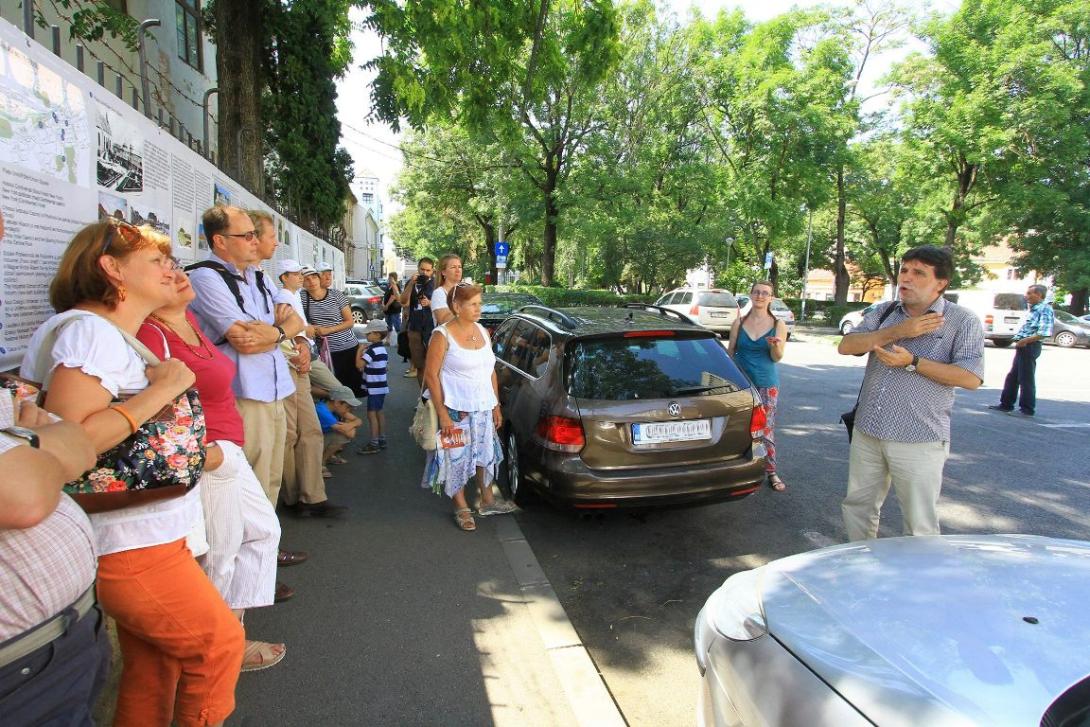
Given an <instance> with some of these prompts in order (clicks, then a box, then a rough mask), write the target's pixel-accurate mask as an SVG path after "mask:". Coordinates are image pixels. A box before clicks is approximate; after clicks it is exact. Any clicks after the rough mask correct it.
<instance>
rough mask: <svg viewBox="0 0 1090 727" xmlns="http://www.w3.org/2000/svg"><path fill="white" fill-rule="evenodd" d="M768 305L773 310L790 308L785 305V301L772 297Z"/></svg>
mask: <svg viewBox="0 0 1090 727" xmlns="http://www.w3.org/2000/svg"><path fill="white" fill-rule="evenodd" d="M768 307H769V308H771V309H772V310H774V311H785V310H791V309H790V308H788V307H787V303H784V302H783V301H782V300H780V299H779V298H773V299H772V303H771V304H770V305H769V306H768Z"/></svg>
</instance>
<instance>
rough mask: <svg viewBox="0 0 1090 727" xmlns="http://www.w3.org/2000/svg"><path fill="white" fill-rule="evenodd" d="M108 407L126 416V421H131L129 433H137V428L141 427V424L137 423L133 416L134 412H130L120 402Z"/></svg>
mask: <svg viewBox="0 0 1090 727" xmlns="http://www.w3.org/2000/svg"><path fill="white" fill-rule="evenodd" d="M107 409H109V410H110V411H116V412H117V413H118V414H120V415H121V416H123V417H125V421H127V422H128V423H129V434H136V430H137V429H139V428H140V426H139V425H138V424H137V423H136V420H135V419H133V418H132V414H130V413H129V412H128V410H127V409H125V407H123V406H121V405H120V404H114V405H113V406H109V407H107Z"/></svg>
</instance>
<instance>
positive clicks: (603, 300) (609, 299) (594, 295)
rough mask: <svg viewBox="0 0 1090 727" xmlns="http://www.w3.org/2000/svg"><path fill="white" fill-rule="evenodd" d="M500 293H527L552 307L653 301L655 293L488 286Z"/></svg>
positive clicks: (528, 286)
mask: <svg viewBox="0 0 1090 727" xmlns="http://www.w3.org/2000/svg"><path fill="white" fill-rule="evenodd" d="M490 289H491V290H495V291H497V292H500V293H529V294H530V295H536V296H537V297H538V298H540V299H541V302H542V303H544V304H545V305H547V306H552V307H561V308H563V307H568V306H578V305H620V304H622V303H654V302H655V300H656V299H657V298H658V296H656V295H619V294H617V293H614V292H613V291H612V290H597V289H589V288H546V287H544V286H542V285H497V286H493V287H491V288H490Z"/></svg>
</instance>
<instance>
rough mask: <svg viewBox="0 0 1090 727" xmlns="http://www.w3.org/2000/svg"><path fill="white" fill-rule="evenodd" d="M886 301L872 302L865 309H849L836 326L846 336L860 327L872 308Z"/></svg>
mask: <svg viewBox="0 0 1090 727" xmlns="http://www.w3.org/2000/svg"><path fill="white" fill-rule="evenodd" d="M884 302H885V301H879V302H877V303H871V304H870V305H868V306H867V307H866V308H864V309H863V310H851V311H848V312H847V313H845V314H844V315H843V317H841V319H840V323H838V324H837V326H836V327H837V328H839V329H840V333H841V334H843V335H845V336H846V335H848V334H849V333H851V332H852V331H854V330H855V329H856V328H858V327H859V324H860V323H862V322H863V318H864V316H866V315H867V314H868V313H870V312H871V311H872V310H874V309H875V308H877V307H878V306H880V305H882V303H884Z"/></svg>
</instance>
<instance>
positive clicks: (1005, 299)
mask: <svg viewBox="0 0 1090 727" xmlns="http://www.w3.org/2000/svg"><path fill="white" fill-rule="evenodd" d="M992 307H993V308H996V309H998V310H1025V309H1026V299H1025V297H1024V296H1023V295H1022V294H1021V293H996V294H995V300H994V301H993V302H992Z"/></svg>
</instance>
